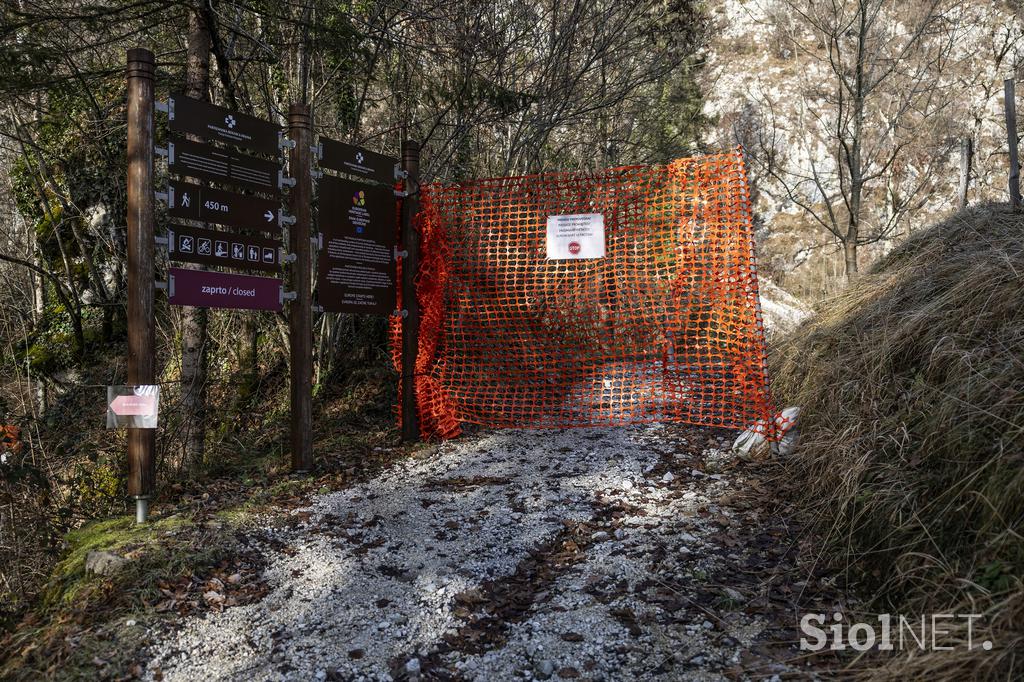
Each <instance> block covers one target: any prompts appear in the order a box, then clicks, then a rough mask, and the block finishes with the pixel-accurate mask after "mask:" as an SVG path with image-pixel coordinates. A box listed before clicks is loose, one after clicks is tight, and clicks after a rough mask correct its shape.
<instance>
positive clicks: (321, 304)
mask: <svg viewBox="0 0 1024 682" xmlns="http://www.w3.org/2000/svg"><path fill="white" fill-rule="evenodd" d="M154 72H155V61H154V57H153V53H152V52H150V51H148V50H145V49H134V50H129V51H128V71H127V77H128V149H127V152H128V192H127V194H128V382H129V384H130V385H129V386H123V387H113V388H115V389H116V391H114V393H111V395H114V394H115V393H116V395H115V397H114V399H113V402H111V403H110V409H111V411H112V414H113V415H114V417H113V418H112V421H113V422H114V424H115V427H120V426H124V425H125V424H128V425H129V428H128V462H129V480H128V490H129V494H130V495H131V496H132V497H133V498H134V499H135V500H136V503H137V504H136V520H137V521H138V522H139V523H142V522H144V521H145V520H146V518H147V514H148V502H149V499H150V498H151V496H152V494H153V491H154V478H155V470H154V446H155V431H154V429H153V428H133V427H132V426H131V425H133V424H137V423H142V424H145V425H147V426H149V425H151V424H155V423H156V415H155V414H154V415H148V414H147V419H148V421H128V422H126V421H124V420H125V419H126V418H127V417H132V416H139V415H141V414H142V413H141V412H138V410H141V409H142V407H139V406H138V405H142V402H139V401H140V399H139V398H138V396H139V395H142V396H149V395H155V396H158V395H159V388H158V387H154V386H152V384H153V382H154V380H155V371H156V362H155V338H154V337H155V321H154V290H155V288H158V287H160V288H164V289H166V292H167V296H168V302H169V303H170V304H171V305H184V306H193V307H212V308H233V309H244V310H267V311H281V310H283V309H284V304H285V302H286V301H288V302H289V305H288V324H289V334H290V346H291V351H290V352H291V382H290V383H291V388H290V391H291V457H292V461H291V463H292V469H293V470H294V471H296V472H300V473H304V472H309V471H311V470H312V468H313V434H312V381H313V358H312V347H313V331H312V314H313V310H314V304H313V264H314V260H316V261H317V262H318V264H319V268H318V273H317V275H318V276H317V294H318V304H317V309H318V310H321V311H327V312H348V313H375V314H384V315H391V314H398V315H401V316H402V318H403V320H402V329H403V336H402V355H403V359H402V387H403V395H402V417H403V418H402V437H403V438H404V439H406V440H415V439H417V438H418V436H419V429H418V426H417V424H416V410H415V399H414V396H415V392H414V391H415V387H414V385H413V368H414V364H415V352H416V345H417V338H416V333H417V327H418V323H419V311H418V307H417V306H416V300H415V299H416V297H415V290H414V286H413V281H414V277H415V273H416V265H417V254H418V251H419V243H418V236H417V234H416V232H415V230H414V229H413V224H412V218H413V216H414V215H415V212H416V207H417V200H416V191H417V188H418V185H417V183H416V176H417V172H418V167H419V146H418V145H417V144H416V143H415V142H408V143H406V144H405V145H404V146H403V154H402V162H401V168H400V167H399V162H398V160H397V159H393V158H390V157H388V156H385V155H382V154H379V153H376V152H373V151H371V150H368V149H363V148H361V147H356V146H353V145H349V144H344V143H341V142H336V141H334V140H329V139H327V138H321V139H320V141H319V144H317V145H316V146H315V147H314V146H313V132H312V120H311V119H312V117H311V113H310V110H309V107H308V106H307V105H298V104H296V105H292V107H291V108H290V110H289V112H288V128H287V138H285V137H284V134H283V133H284V131H282V130H281V128H280V127H279V126H276V125H274V124H272V123H270V122H269V121H264V120H262V119H259V118H256V117H254V116H250V115H248V114H243V113H241V112H237V111H231V110H229V109H225V108H223V107H218V106H215V105H212V104H209V103H206V102H201V101H199V100H195V99H192V98H189V97H185V96H183V95H172V96H171V97H170V98H169V99H168V101H167V102H166V103H160V104H159V105H158V104H157V102H156V101H155V99H154V90H153V77H154ZM156 110H160V111H163V112H164V113H166V115H167V122H168V128H169V130H170V132H171V137H170V139H169V140H168V143H167V146H166V147H165V148H162V149H160V148H156V147H154V115H155V111H156ZM184 135H191V136H195V137H199V138H203V139H205V140H207V142H196V141H192V140H186V139H185V138H184V137H183V136H184ZM239 148H240V149H242V150H244V152H243V151H239V150H238V149H239ZM283 149H288V150H289V153H288V172H289V173H290V175H291V176H292V177H286V176H285V171H284V165H283V163H282V158H281V153H282V150H283ZM156 152H159V153H160V154H162V155H163V156H165V157H166V160H167V170H168V172H169V173H170V174H178V175H183V176H188V177H192V178H198V179H199V181H200V182H201V181H208V182H214V183H220V184H224V185H228V186H229V188H221V187H209V186H206V185H203V184H197V183H196V182H190V181H185V180H182V179H175V178H168V180H167V182H166V184H165V185H164V187H165V188H166V191H163V192H160V193H159V194H158V193H157V192H156V185H155V182H154V158H155V153H156ZM253 154H255V155H256V156H254V155H253ZM314 155H315V156H317V157H319V162H320V165H321V167H323V168H327V169H330V170H333V171H337V172H339V173H343V174H345V175H346V176H348V177H349V178H352V179H345V178H342V177H336V176H323V177H322V180H321V185H320V193H319V196H320V211H319V218H320V236H319V238H318V239H317V240H316V243H317V244H319V245H320V248H321V251H320V253H319V257H318V258H317V259H314V248H315V245H314V239H313V215H312V198H313V190H314V187H313V182H314V172H313V161H314ZM265 157H275V158H265ZM317 175H322V174H319V173H318V174H317ZM403 177H404V178H405V190H404V191H400V192H396V191H395V190H394V189H393V188H394V185H395V182H396V181H397V180H398V179H400V178H403ZM286 187H288V188H289V189H288V190H287V191H285V188H286ZM396 195H397V196H398V197H401V198H402V200H401V240H402V247H403V250H402V251H399V250H398V249H397V248H396V203H395V202H396ZM157 197H159V198H161V199H162V200H163V201H164V203H165V204H166V205H167V214H168V217H169V218H171V220H172V225H170V226H169V228H168V231H167V236H166V237H162V238H157V237H156V235H155V234H154V225H155V199H156V198H157ZM282 199H283V200H284V201H285V203H286V205H287V212H286V211H285V210H284V209H283V208H282V206H281V201H282ZM196 223H199V224H196ZM285 229H287V233H288V234H287V240H288V249H287V253H285V252H284V251H285V250H284V249H282V248H281V242H280V239H281V237H282V233H283V232H284V230H285ZM260 233H263V234H262V235H261V234H260ZM268 235H269V236H268ZM157 244H159V245H162V246H163V247H164V248H165V249H166V253H167V257H168V260H169V261H171V262H182V263H193V264H198V265H203V266H212V267H219V268H229V269H231V270H243V271H253V270H255V271H260V272H265V273H280V272H282V270H285V269H286V270H287V283H288V290H287V291H286V290H285V287H284V282H283V281H282V279H279V278H277V277H265V276H263V277H260V276H253V275H248V274H241V273H237V272H221V271H216V270H198V269H187V268H178V267H168V268H167V281H166V282H165V283H164V284H162V285H161V284H159V283H158V282H156V279H155V266H154V250H155V246H156V245H157ZM399 257H401V258H403V261H402V263H403V267H402V291H403V295H402V301H401V309H400V310H396V307H397V304H398V302H397V301H396V300H395V298H396V295H395V294H396V286H395V285H396V282H395V279H396V260H397V259H398V258H399ZM125 391H127V392H128V394H130V395H129V396H128V397H124V396H125V395H128V394H124V393H119V392H125ZM133 391H134V393H133ZM156 400H157V399H156V398H153V399H152V400H151V401H150V402H152V404H153V405H154V406H155V405H156V404H157V403H156ZM133 401H134V402H133ZM143 402H144V401H143ZM136 403H138V405H136ZM149 404H150V403H149V402H146V405H149Z"/></svg>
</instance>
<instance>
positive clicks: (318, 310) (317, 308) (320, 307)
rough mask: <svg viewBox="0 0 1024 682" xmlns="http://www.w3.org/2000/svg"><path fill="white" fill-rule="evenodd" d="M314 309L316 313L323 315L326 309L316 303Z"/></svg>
mask: <svg viewBox="0 0 1024 682" xmlns="http://www.w3.org/2000/svg"><path fill="white" fill-rule="evenodd" d="M312 308H313V312H314V313H322V312H323V311H324V307H323V306H322V305H320V304H319V303H314V304H313V306H312Z"/></svg>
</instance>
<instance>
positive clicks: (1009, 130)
mask: <svg viewBox="0 0 1024 682" xmlns="http://www.w3.org/2000/svg"><path fill="white" fill-rule="evenodd" d="M1003 106H1004V107H1005V109H1006V142H1007V145H1008V146H1009V148H1010V180H1009V190H1010V203H1011V204H1013V207H1014V208H1020V159H1019V158H1018V156H1017V103H1016V94H1015V93H1014V84H1013V79H1012V78H1007V79H1006V80H1005V81H1003Z"/></svg>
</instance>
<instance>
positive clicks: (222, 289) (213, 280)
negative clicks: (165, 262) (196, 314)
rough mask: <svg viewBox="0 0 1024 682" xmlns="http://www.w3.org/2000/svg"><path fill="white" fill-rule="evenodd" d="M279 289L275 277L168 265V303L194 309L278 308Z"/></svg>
mask: <svg viewBox="0 0 1024 682" xmlns="http://www.w3.org/2000/svg"><path fill="white" fill-rule="evenodd" d="M282 294H283V290H282V288H281V280H279V279H277V278H276V277H253V276H252V275H235V274H232V273H228V272H208V271H206V270H185V269H184V268H168V270H167V298H168V301H169V302H170V303H171V305H187V306H193V307H195V308H236V309H242V310H274V311H278V310H281V306H282V298H283V295H282Z"/></svg>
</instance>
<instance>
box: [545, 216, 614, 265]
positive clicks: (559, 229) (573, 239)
mask: <svg viewBox="0 0 1024 682" xmlns="http://www.w3.org/2000/svg"><path fill="white" fill-rule="evenodd" d="M568 258H604V216H603V215H601V214H600V213H581V214H577V215H551V216H548V260H563V259H568Z"/></svg>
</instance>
